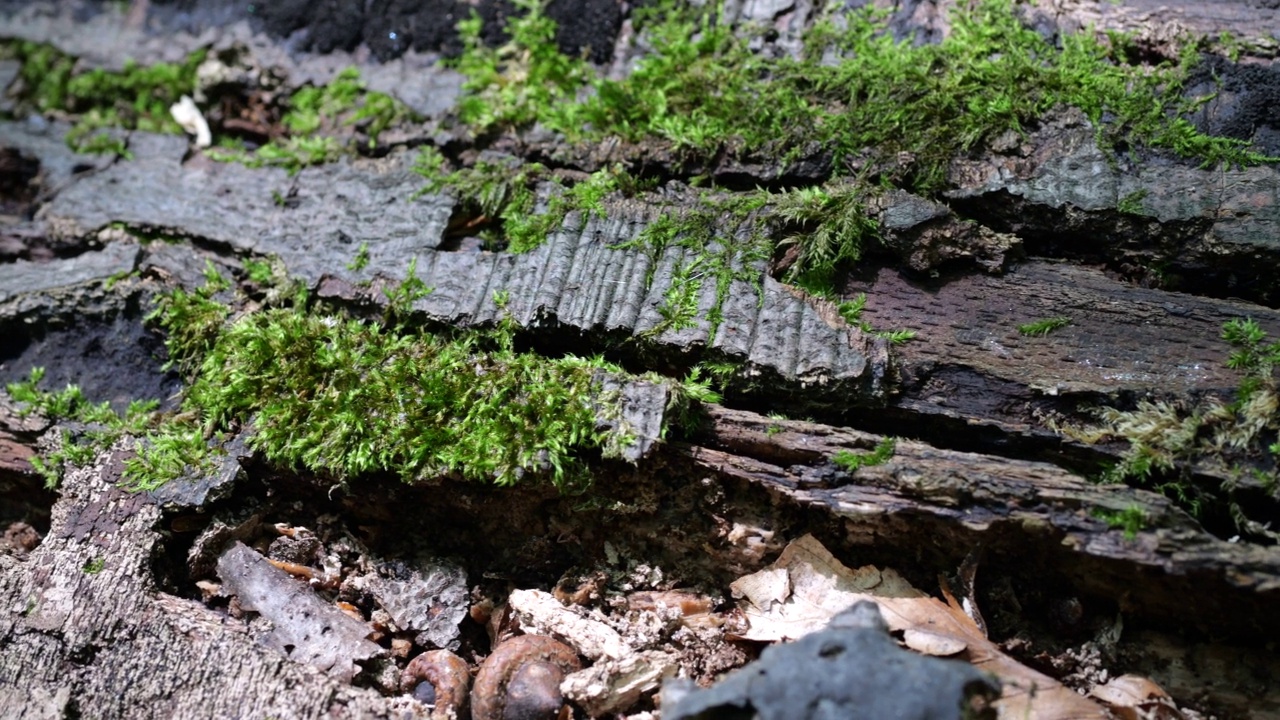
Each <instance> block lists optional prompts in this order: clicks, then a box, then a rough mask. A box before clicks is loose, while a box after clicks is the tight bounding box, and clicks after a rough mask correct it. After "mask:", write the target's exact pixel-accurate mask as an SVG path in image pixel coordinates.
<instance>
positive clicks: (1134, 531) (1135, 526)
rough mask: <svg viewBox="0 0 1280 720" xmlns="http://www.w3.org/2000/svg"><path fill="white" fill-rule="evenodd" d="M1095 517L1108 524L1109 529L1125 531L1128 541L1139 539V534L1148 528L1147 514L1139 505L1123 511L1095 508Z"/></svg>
mask: <svg viewBox="0 0 1280 720" xmlns="http://www.w3.org/2000/svg"><path fill="white" fill-rule="evenodd" d="M1093 516H1094V517H1096V518H1098V519H1100V520H1103V521H1104V522H1106V523H1107V527H1111V528H1116V529H1121V530H1124V537H1125V539H1126V540H1133V539H1134V538H1136V537H1138V533H1139V532H1141V531H1142V530H1145V529H1146V527H1147V513H1146V511H1145V510H1143V509H1142V508H1141V507H1139V506H1137V505H1130V506H1128V507H1126V508H1125V509H1123V510H1104V509H1103V508H1094V510H1093Z"/></svg>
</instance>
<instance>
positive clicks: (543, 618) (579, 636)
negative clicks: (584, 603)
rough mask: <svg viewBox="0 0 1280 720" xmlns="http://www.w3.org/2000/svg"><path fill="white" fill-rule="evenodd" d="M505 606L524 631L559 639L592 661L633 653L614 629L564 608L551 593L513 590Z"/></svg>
mask: <svg viewBox="0 0 1280 720" xmlns="http://www.w3.org/2000/svg"><path fill="white" fill-rule="evenodd" d="M507 603H508V604H509V605H510V606H511V609H512V610H513V611H514V612H515V614H516V618H517V619H518V620H519V621H520V625H521V627H523V628H524V629H525V631H526V632H530V633H537V634H540V635H550V636H553V637H556V638H560V639H561V640H563V641H565V642H566V643H568V644H569V645H572V646H573V648H574V650H577V651H578V653H580V654H581V655H584V656H586V657H588V658H591V659H592V660H599V659H601V658H609V659H612V660H618V659H621V658H624V657H627V656H629V655H632V654H634V651H633V650H632V649H631V648H630V647H629V646H628V645H627V643H626V641H624V640H623V639H622V636H621V635H619V634H618V632H617V631H616V630H614V629H613V628H611V627H609V626H608V625H606V624H605V623H603V622H601V621H599V620H593V619H591V618H587V617H582V616H581V615H578V614H577V613H575V612H574V611H573V610H571V609H569V608H566V607H565V606H563V605H561V604H560V601H559V600H556V598H555V596H554V595H552V594H551V593H547V592H542V591H541V590H515V591H513V592H512V593H511V597H510V598H508V599H507Z"/></svg>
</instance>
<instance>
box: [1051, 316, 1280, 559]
mask: <svg viewBox="0 0 1280 720" xmlns="http://www.w3.org/2000/svg"><path fill="white" fill-rule="evenodd" d="M1222 336H1223V339H1224V340H1226V341H1227V342H1228V343H1230V344H1231V345H1232V346H1233V347H1234V348H1235V350H1234V352H1233V353H1232V355H1231V356H1230V358H1229V359H1228V361H1227V365H1228V366H1229V367H1231V368H1234V369H1237V370H1241V371H1243V372H1244V377H1243V378H1242V379H1241V382H1240V386H1239V387H1238V388H1237V390H1236V397H1235V400H1234V401H1233V402H1230V403H1224V402H1222V401H1219V400H1216V399H1212V398H1211V399H1208V400H1205V401H1202V402H1200V403H1198V404H1196V405H1194V406H1186V405H1183V404H1176V403H1168V402H1162V401H1150V400H1142V401H1140V402H1139V403H1138V405H1137V407H1136V408H1135V409H1133V410H1118V409H1116V408H1102V409H1100V410H1098V411H1097V415H1098V418H1099V420H1100V421H1101V424H1099V425H1096V426H1091V427H1085V428H1059V429H1060V430H1061V431H1062V432H1063V433H1064V434H1066V435H1067V436H1068V437H1071V438H1074V439H1076V440H1080V441H1082V442H1086V443H1097V442H1103V441H1108V440H1120V441H1123V442H1127V443H1128V444H1129V447H1128V449H1127V450H1126V452H1125V454H1124V457H1123V458H1122V460H1121V461H1120V462H1119V463H1117V464H1115V465H1114V466H1112V467H1111V468H1109V469H1107V470H1106V471H1105V472H1104V473H1103V475H1102V478H1101V479H1102V481H1104V482H1114V483H1127V484H1130V485H1136V486H1147V487H1151V488H1152V489H1155V490H1157V491H1159V492H1163V493H1164V494H1166V495H1168V496H1169V497H1171V498H1173V499H1174V500H1176V501H1177V502H1178V503H1179V504H1180V505H1181V506H1182V507H1183V508H1185V509H1186V510H1188V511H1189V512H1191V513H1192V514H1193V515H1197V516H1202V515H1204V514H1205V513H1206V512H1212V513H1222V514H1226V515H1229V516H1230V517H1231V518H1232V519H1233V520H1234V521H1235V523H1236V526H1237V529H1238V530H1239V531H1240V532H1242V533H1245V534H1248V535H1251V536H1255V537H1267V538H1270V539H1272V540H1280V537H1278V536H1277V535H1276V533H1275V532H1273V531H1271V530H1269V529H1268V528H1267V527H1266V526H1265V525H1264V524H1263V523H1260V522H1258V521H1255V520H1253V519H1251V518H1250V517H1249V514H1248V512H1247V509H1246V508H1245V507H1243V506H1242V504H1241V503H1240V502H1239V501H1238V500H1237V495H1238V490H1239V488H1238V485H1239V481H1240V480H1241V479H1243V478H1244V477H1245V476H1246V475H1247V476H1248V477H1249V478H1251V479H1252V480H1253V481H1254V482H1255V483H1256V485H1257V486H1258V487H1259V488H1261V489H1262V490H1263V491H1264V492H1265V493H1267V494H1268V495H1270V497H1271V499H1272V500H1280V482H1277V477H1278V475H1277V469H1278V468H1280V462H1278V461H1280V390H1278V389H1277V387H1276V381H1275V378H1274V377H1273V375H1272V372H1273V369H1274V367H1275V366H1276V364H1277V362H1280V342H1270V343H1268V342H1267V335H1266V333H1265V332H1264V331H1263V330H1262V329H1261V328H1260V327H1259V326H1258V324H1257V323H1256V322H1254V321H1253V320H1252V319H1236V320H1232V321H1230V322H1228V323H1226V325H1225V326H1224V327H1223V335H1222ZM1206 461H1209V462H1212V463H1213V464H1215V465H1218V466H1219V467H1224V468H1231V472H1232V474H1233V476H1234V479H1233V480H1231V481H1230V482H1227V483H1225V484H1224V485H1223V486H1221V487H1203V486H1201V485H1198V484H1197V483H1196V482H1195V481H1194V480H1193V477H1192V476H1193V471H1194V467H1195V466H1196V465H1197V464H1199V463H1203V462H1206Z"/></svg>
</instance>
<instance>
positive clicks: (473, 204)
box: [414, 147, 631, 252]
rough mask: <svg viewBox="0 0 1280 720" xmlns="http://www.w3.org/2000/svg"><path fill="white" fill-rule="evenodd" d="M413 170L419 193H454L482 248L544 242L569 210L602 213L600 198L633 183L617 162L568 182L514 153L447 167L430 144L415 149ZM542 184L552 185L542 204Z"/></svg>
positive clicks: (524, 248) (523, 248)
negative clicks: (483, 242) (417, 177)
mask: <svg viewBox="0 0 1280 720" xmlns="http://www.w3.org/2000/svg"><path fill="white" fill-rule="evenodd" d="M414 170H415V171H416V172H417V173H418V174H420V175H421V176H422V177H423V178H424V179H425V180H426V181H427V182H426V184H425V185H424V186H423V188H422V190H421V191H420V193H434V192H440V191H445V190H447V191H448V192H450V193H452V194H453V195H454V196H455V197H457V198H458V200H459V201H460V202H461V204H462V207H461V211H462V214H463V215H464V216H465V217H467V218H469V219H470V225H469V229H471V230H472V231H474V232H475V233H477V234H479V235H481V236H482V237H483V238H485V240H486V248H487V249H490V250H509V251H510V252H528V251H529V250H533V249H534V248H537V247H538V246H540V245H542V243H544V242H546V239H547V237H548V235H550V233H552V232H553V231H555V230H558V229H560V227H561V226H562V225H563V224H564V220H565V217H566V216H568V214H569V213H570V212H575V211H576V212H580V213H583V215H584V216H590V215H594V216H597V217H603V216H604V198H606V197H608V196H609V195H611V194H613V193H614V192H616V191H618V190H619V189H621V188H622V187H624V186H626V185H629V184H631V182H630V180H629V178H626V177H625V176H626V174H625V173H624V172H623V171H622V170H621V169H620V168H619V167H616V166H615V167H609V168H605V169H603V170H598V171H596V172H594V173H591V174H590V175H589V176H587V177H586V178H585V179H583V180H580V181H578V182H574V183H567V182H566V181H565V180H563V179H561V178H560V177H558V176H556V175H554V174H552V173H551V172H550V171H549V170H548V169H547V168H546V167H544V166H543V165H541V164H539V163H521V162H519V161H517V160H516V159H514V158H509V159H497V160H489V159H482V160H480V161H478V162H476V163H475V164H474V165H472V166H471V167H462V168H458V169H457V170H453V171H450V170H448V162H447V161H446V160H445V158H444V156H443V155H441V154H440V151H438V150H436V149H435V148H431V147H427V148H423V149H422V150H420V151H419V153H418V159H417V162H416V163H415V165H414ZM540 186H545V187H546V188H548V189H549V191H550V194H549V196H548V197H546V198H545V200H544V202H543V207H542V208H541V209H539V199H538V191H539V187H540Z"/></svg>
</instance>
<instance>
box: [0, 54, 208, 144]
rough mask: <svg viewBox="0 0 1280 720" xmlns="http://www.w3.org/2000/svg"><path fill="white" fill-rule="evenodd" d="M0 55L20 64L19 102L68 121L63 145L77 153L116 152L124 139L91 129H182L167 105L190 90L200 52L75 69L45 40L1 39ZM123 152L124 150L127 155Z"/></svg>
mask: <svg viewBox="0 0 1280 720" xmlns="http://www.w3.org/2000/svg"><path fill="white" fill-rule="evenodd" d="M0 54H3V55H5V56H8V57H11V58H14V59H16V60H18V61H19V62H21V63H22V70H21V71H20V76H21V78H22V92H21V93H20V94H19V98H18V100H19V102H20V103H21V104H24V105H26V106H27V107H29V108H30V109H32V110H35V111H37V112H41V113H44V114H46V115H53V116H64V115H65V116H69V117H70V118H71V119H72V120H73V126H72V129H71V132H70V133H68V134H67V144H68V145H70V146H71V147H72V148H74V149H77V150H80V151H82V152H107V151H111V152H117V154H120V155H126V151H124V148H123V144H122V143H120V144H117V141H112V140H111V139H110V138H109V136H106V135H102V134H99V133H96V132H95V131H97V130H99V129H101V128H107V127H113V128H124V129H127V130H145V131H149V132H161V133H173V134H180V133H181V132H182V128H181V127H180V126H179V125H178V124H177V122H175V121H174V120H173V118H172V116H171V115H170V113H169V106H170V105H172V104H174V103H176V102H177V101H178V100H179V99H180V98H181V97H182V96H183V95H191V94H192V93H193V92H194V91H195V82H196V68H197V67H199V65H200V63H201V62H203V61H204V58H205V51H204V50H199V51H196V52H194V53H192V54H191V55H188V56H187V57H186V59H184V60H183V61H182V62H180V63H156V64H154V65H138V64H136V63H134V62H132V61H130V62H128V63H126V64H125V66H124V68H123V69H122V70H119V71H113V70H104V69H102V68H95V69H92V70H88V71H85V72H76V61H75V59H74V58H72V57H69V56H67V55H64V54H62V53H60V52H59V51H57V50H56V49H54V48H53V47H51V46H49V45H44V44H39V43H32V42H26V41H19V42H13V43H8V44H6V45H5V46H4V47H3V49H0ZM126 156H127V155H126Z"/></svg>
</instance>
